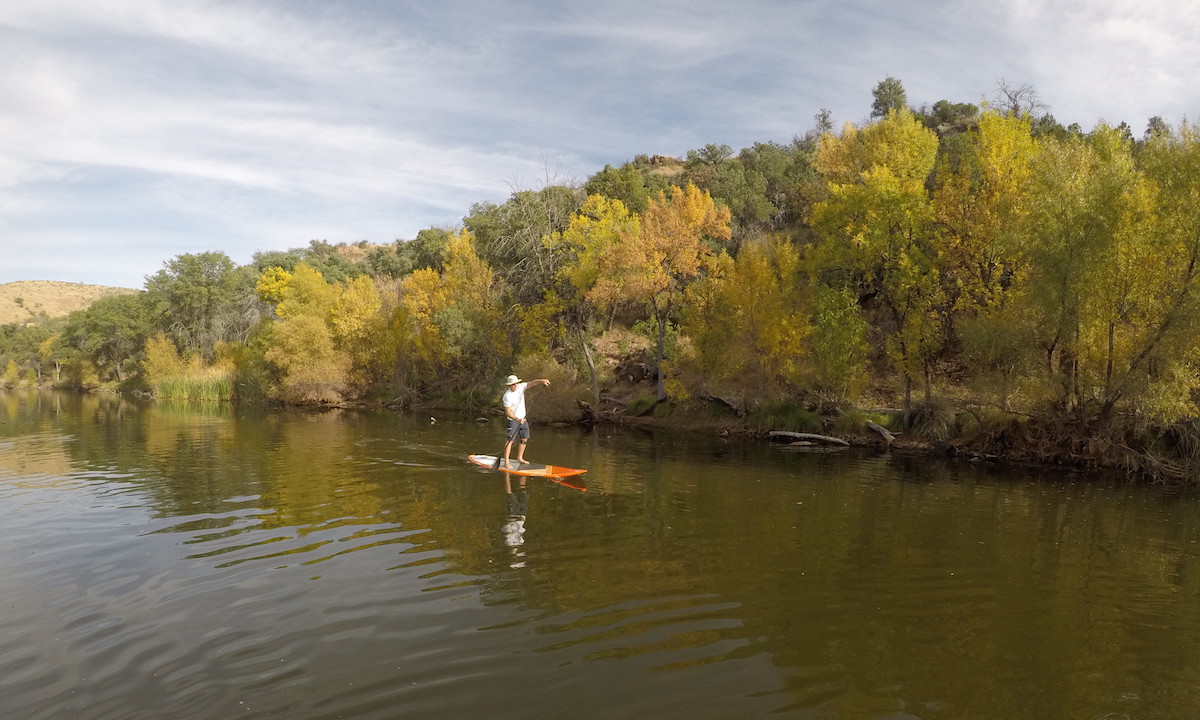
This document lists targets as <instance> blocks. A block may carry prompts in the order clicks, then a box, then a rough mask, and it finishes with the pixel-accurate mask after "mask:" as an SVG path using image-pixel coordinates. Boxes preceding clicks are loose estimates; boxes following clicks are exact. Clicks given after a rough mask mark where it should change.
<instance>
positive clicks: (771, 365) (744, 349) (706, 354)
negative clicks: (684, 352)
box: [682, 237, 809, 399]
mask: <svg viewBox="0 0 1200 720" xmlns="http://www.w3.org/2000/svg"><path fill="white" fill-rule="evenodd" d="M712 266H713V270H712V271H711V272H710V273H709V274H708V275H707V276H706V277H704V278H702V279H700V280H698V281H697V282H695V283H693V284H692V285H691V287H690V288H689V290H688V294H687V299H688V302H687V303H686V305H685V310H684V312H683V317H684V320H683V322H682V331H683V332H684V334H686V335H687V336H688V337H690V338H692V339H693V340H694V341H695V343H696V347H697V349H698V350H699V352H700V356H701V361H702V364H703V365H704V367H705V370H706V375H707V376H708V377H709V378H710V379H712V380H714V381H718V382H719V381H722V380H726V379H729V378H732V377H735V376H741V377H744V378H747V379H749V380H750V381H751V382H750V383H749V384H750V385H751V387H752V388H753V392H754V394H756V395H757V397H758V398H760V399H761V398H764V397H766V396H768V395H772V394H774V393H775V392H777V391H778V389H779V388H780V387H781V386H782V385H784V384H787V383H795V382H796V381H797V380H798V379H799V375H800V371H801V369H802V365H801V361H802V360H803V358H804V355H805V345H804V340H805V338H806V336H807V335H808V333H809V320H808V317H807V314H806V313H805V312H804V308H803V306H802V302H803V296H802V295H801V294H800V293H798V292H796V286H797V281H798V277H797V276H798V271H799V266H800V254H799V252H798V251H797V250H796V248H795V247H794V246H793V245H792V244H791V243H789V242H787V241H786V240H783V239H782V238H779V237H774V238H771V239H768V240H761V241H757V242H753V243H750V244H748V245H746V246H745V247H743V248H742V252H741V253H740V254H739V255H738V257H737V259H736V260H735V259H732V258H730V257H729V256H728V255H724V254H720V255H718V256H717V257H716V258H715V262H713V263H712ZM731 318H732V319H735V320H733V321H732V322H731V321H730V319H731Z"/></svg>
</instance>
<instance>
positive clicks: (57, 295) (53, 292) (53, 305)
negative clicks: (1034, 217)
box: [0, 280, 137, 325]
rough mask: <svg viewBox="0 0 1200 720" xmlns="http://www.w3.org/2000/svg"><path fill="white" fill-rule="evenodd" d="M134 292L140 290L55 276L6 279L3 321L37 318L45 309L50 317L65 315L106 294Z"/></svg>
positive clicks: (1, 293) (0, 293) (0, 308)
mask: <svg viewBox="0 0 1200 720" xmlns="http://www.w3.org/2000/svg"><path fill="white" fill-rule="evenodd" d="M134 292H137V290H131V289H129V288H119V287H109V286H107V285H84V284H82V283H69V282H57V281H54V280H18V281H16V282H10V283H4V284H3V285H0V325H7V324H10V323H28V322H36V321H37V319H38V316H39V315H41V314H42V313H45V314H46V317H48V318H56V317H63V316H66V315H70V314H71V313H72V312H74V311H76V310H82V309H84V308H86V307H87V306H89V305H91V304H92V303H93V302H95V301H96V300H98V299H99V298H102V297H104V296H105V295H114V294H121V293H134Z"/></svg>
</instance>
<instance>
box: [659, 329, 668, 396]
mask: <svg viewBox="0 0 1200 720" xmlns="http://www.w3.org/2000/svg"><path fill="white" fill-rule="evenodd" d="M666 347H667V319H666V318H665V317H659V318H658V363H657V364H658V401H659V402H662V401H663V400H666V399H667V383H666V379H665V378H664V376H663V353H664V352H666Z"/></svg>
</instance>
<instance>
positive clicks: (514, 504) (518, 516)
mask: <svg viewBox="0 0 1200 720" xmlns="http://www.w3.org/2000/svg"><path fill="white" fill-rule="evenodd" d="M504 492H505V494H506V496H507V500H508V517H506V518H505V521H504V525H503V526H502V527H501V528H500V530H501V531H502V532H503V533H504V544H505V545H508V546H509V547H513V546H516V545H520V544H521V543H523V542H525V537H524V534H525V515H526V514H528V512H529V491H528V490H526V489H525V478H524V477H519V478H518V484H517V491H516V492H513V487H512V474H511V473H507V472H506V473H504Z"/></svg>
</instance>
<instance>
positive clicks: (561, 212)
mask: <svg viewBox="0 0 1200 720" xmlns="http://www.w3.org/2000/svg"><path fill="white" fill-rule="evenodd" d="M583 200H584V196H583V193H582V191H581V190H579V189H577V188H574V187H568V186H565V185H549V186H547V187H545V188H543V189H541V190H536V191H535V190H522V191H519V192H515V193H513V194H512V197H510V198H509V199H508V201H507V202H506V203H504V204H503V205H496V204H494V203H479V204H476V205H472V206H471V214H470V215H469V216H467V217H465V218H463V224H464V225H465V226H466V228H467V229H468V230H470V231H471V234H472V237H473V238H474V240H473V244H474V246H475V247H476V248H477V252H478V255H479V257H480V258H481V259H482V260H483V261H484V262H486V263H487V264H488V265H489V266H490V267H493V268H495V269H496V271H497V272H498V273H499V274H500V277H501V279H503V280H504V281H505V284H506V285H507V286H508V288H509V289H510V290H511V292H512V293H513V296H514V298H513V299H514V300H515V301H516V302H517V303H520V304H534V303H536V302H538V301H539V300H540V299H541V297H542V294H543V293H544V292H545V289H546V288H547V287H549V286H550V285H551V284H552V283H553V281H554V277H555V275H556V274H557V273H558V267H557V266H556V265H555V264H554V257H553V255H552V254H551V253H549V252H548V251H547V250H546V248H545V246H544V245H543V243H542V238H543V237H545V236H547V235H551V234H553V233H555V232H558V231H560V230H562V229H563V228H565V227H566V226H567V223H569V222H570V220H571V215H572V214H573V213H574V212H575V211H576V210H577V209H578V208H579V205H580V204H581V203H582V202H583Z"/></svg>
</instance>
